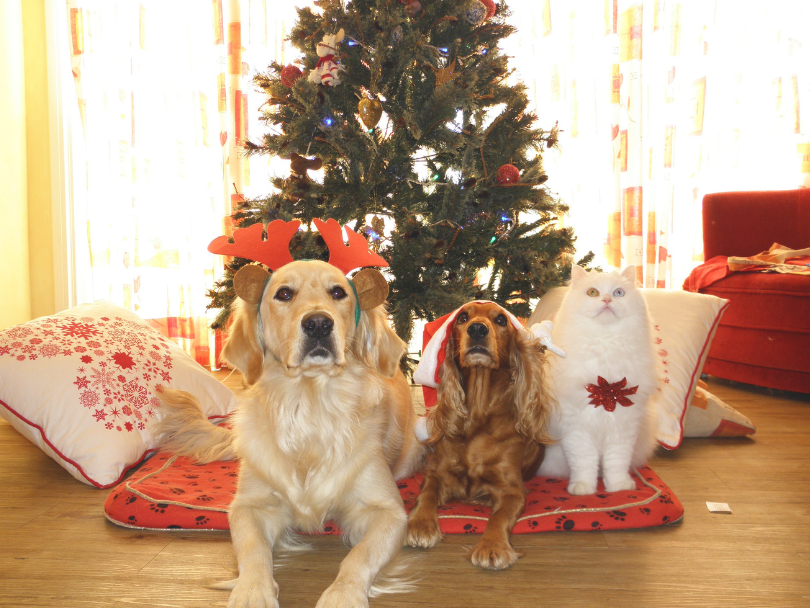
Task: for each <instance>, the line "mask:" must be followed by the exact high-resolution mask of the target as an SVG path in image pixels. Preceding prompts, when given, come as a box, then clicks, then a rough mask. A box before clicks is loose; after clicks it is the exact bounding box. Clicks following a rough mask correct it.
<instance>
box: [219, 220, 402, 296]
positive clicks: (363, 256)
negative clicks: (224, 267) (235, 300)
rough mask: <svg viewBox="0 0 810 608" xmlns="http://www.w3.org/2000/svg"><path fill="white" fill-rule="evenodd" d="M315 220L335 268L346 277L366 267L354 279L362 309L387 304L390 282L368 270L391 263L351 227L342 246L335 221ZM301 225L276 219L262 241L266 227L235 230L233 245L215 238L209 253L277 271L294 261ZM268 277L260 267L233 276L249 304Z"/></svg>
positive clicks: (240, 270)
mask: <svg viewBox="0 0 810 608" xmlns="http://www.w3.org/2000/svg"><path fill="white" fill-rule="evenodd" d="M313 221H314V223H315V226H316V227H317V228H318V232H320V234H321V237H322V238H323V240H324V242H325V243H326V245H327V247H328V248H329V263H330V264H331V265H332V266H335V267H336V268H338V269H339V270H340V271H341V272H343V273H344V274H346V273H348V272H350V271H351V270H354V269H355V268H365V269H364V270H362V271H360V272H359V273H357V274H356V275H355V277H354V279H353V280H352V283H353V285H354V288H355V291H356V292H357V302H358V306H359V308H360V310H369V309H371V308H374V307H376V306H379V305H380V304H382V303H383V302H385V299H386V298H387V297H388V282H387V281H386V280H385V277H384V276H383V275H382V273H381V272H380V271H379V270H375V269H373V268H368V267H369V266H388V262H386V261H385V260H384V259H383V258H382V257H380V256H379V255H377V254H376V253H374V252H372V251H369V249H368V243H367V242H366V239H365V238H363V237H362V236H361V235H359V234H357V233H356V232H354V231H353V230H352V229H351V228H349V227H348V226H346V227H345V230H346V235H347V236H348V239H349V243H348V246H346V245H344V243H343V235H342V233H341V229H340V224H338V223H337V221H336V220H334V219H330V220H327V221H326V222H323V221H321V220H319V219H316V220H313ZM300 225H301V222H299V221H298V220H293V221H291V222H285V221H284V220H274V221H272V222H270V223H269V224H267V239H266V240H262V233H263V232H264V226H263V225H262V224H253V225H252V226H249V227H248V228H240V229H238V230H235V231H234V233H233V240H234V242H233V243H229V242H228V237H227V236H220V237H217V238H215V239H214V240H213V241H211V244H210V245H208V251H210V252H211V253H217V254H219V255H231V256H238V257H241V258H245V259H248V260H253V261H255V262H260V263H262V264H264V265H265V266H267V267H268V268H270V270H272V271H275V270H278V269H279V268H281V267H282V266H284V265H285V264H289V263H290V262H292V261H293V258H292V255H290V249H289V247H290V241H291V240H292V237H293V236H294V235H295V233H296V231H297V230H298V227H299V226H300ZM269 276H270V275H269V273H268V272H267V271H266V270H264V269H263V268H261V267H260V266H255V265H249V266H243V267H242V268H240V269H239V271H238V272H237V273H236V274H235V275H234V278H233V287H234V291H236V295H237V296H239V297H240V298H242V299H243V300H245V301H246V302H250V303H252V304H258V303H259V301H261V297H262V293H263V291H264V286H265V284H266V282H267V278H268V277H269Z"/></svg>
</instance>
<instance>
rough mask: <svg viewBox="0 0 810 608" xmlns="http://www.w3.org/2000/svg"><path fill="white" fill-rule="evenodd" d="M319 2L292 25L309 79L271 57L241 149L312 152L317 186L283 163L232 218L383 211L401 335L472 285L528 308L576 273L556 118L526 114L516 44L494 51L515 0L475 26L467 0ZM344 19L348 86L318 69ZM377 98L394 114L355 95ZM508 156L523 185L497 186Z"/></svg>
mask: <svg viewBox="0 0 810 608" xmlns="http://www.w3.org/2000/svg"><path fill="white" fill-rule="evenodd" d="M316 6H317V8H316V9H315V10H313V9H311V8H309V7H307V8H301V9H298V10H297V14H298V19H297V21H296V23H295V25H294V27H293V28H292V31H291V33H290V40H291V42H292V44H293V45H294V46H295V47H296V48H297V49H298V50H299V51H300V52H301V54H302V56H301V59H300V61H298V64H299V65H300V66H302V68H303V70H304V77H303V78H299V79H298V80H297V81H296V82H295V83H294V84H293V86H292V87H287V86H285V85H284V84H283V83H282V82H281V72H282V70H283V69H284V66H282V65H280V64H278V63H272V64H271V65H270V66H268V69H267V71H266V72H263V73H262V74H259V75H257V76H256V78H255V79H254V83H255V85H256V87H257V88H258V89H259V90H260V91H261V92H262V94H264V95H265V96H266V99H267V102H266V103H265V104H264V105H263V106H262V108H261V110H260V111H261V119H262V121H263V123H264V124H265V125H266V127H267V129H266V132H265V134H264V136H263V137H262V138H261V140H260V141H257V142H248V143H246V144H245V147H244V150H245V153H246V154H247V155H254V154H267V155H275V156H280V157H282V158H289V157H290V154H291V153H293V152H296V153H298V154H300V155H305V156H309V157H314V156H317V157H318V158H320V159H321V160H322V161H323V180H322V183H318V182H313V183H312V184H311V185H310V186H309V188H308V189H307V190H306V191H301V190H300V189H297V187H296V185H295V183H294V181H292V180H290V179H288V178H287V177H288V176H279V177H276V178H273V179H272V180H271V183H272V185H273V186H275V188H276V189H277V190H278V192H274V193H272V194H270V195H268V196H267V197H264V198H259V199H253V200H248V201H244V202H243V203H242V204H241V205H240V207H239V208H238V209H237V211H236V213H234V215H233V220H234V223H235V224H236V225H239V226H240V227H246V226H249V225H251V224H254V223H257V222H261V223H264V224H267V223H268V222H270V221H272V220H274V219H279V218H280V219H284V220H290V219H293V218H296V219H299V220H301V221H302V223H303V224H304V225H309V224H310V222H311V221H312V219H313V218H316V217H320V218H322V219H328V218H335V219H336V220H338V221H339V222H341V223H344V224H345V223H350V222H352V223H353V225H354V227H355V229H356V230H358V231H359V230H361V229H363V228H364V227H365V226H367V224H369V223H370V222H371V220H370V219H367V216H374V215H376V216H377V217H387V218H389V220H391V221H393V225H394V231H393V233H392V234H390V235H386V236H385V238H384V239H382V240H380V241H378V242H377V243H376V245H375V247H377V246H379V251H380V254H381V255H382V256H383V257H384V258H385V259H386V260H387V261H388V263H389V264H390V266H389V268H388V269H387V271H386V272H387V274H388V276H389V278H390V296H389V302H390V306H389V308H390V310H391V314H392V319H393V323H394V327H395V329H396V331H397V333H398V334H399V335H400V336H401V337H402V338H403V339H405V340H406V341H408V340H409V339H410V337H411V334H412V331H413V322H414V320H415V319H417V318H420V319H426V320H433V319H435V318H437V317H439V316H441V315H443V314H445V313H446V312H449V311H450V310H452V309H454V308H457V307H458V306H460V305H461V304H463V303H464V302H466V301H468V300H470V299H473V298H478V299H492V300H495V301H498V302H499V303H501V304H503V305H505V306H506V308H507V309H509V310H510V311H512V312H514V313H515V314H518V315H521V316H528V314H529V313H530V312H531V311H530V307H531V298H533V297H534V298H536V297H537V296H538V295H542V294H543V293H545V291H547V290H548V289H550V288H552V287H555V286H557V285H559V284H560V283H562V282H563V281H565V280H567V279H568V276H569V272H570V264H571V262H572V253H573V250H574V249H573V243H574V236H573V233H572V231H571V230H570V229H568V228H565V229H558V228H556V224H555V222H556V219H557V218H558V217H561V216H562V215H564V214H565V213H566V212H567V210H568V209H567V207H566V206H565V204H564V203H562V202H561V201H559V200H558V199H556V198H555V197H554V196H552V194H551V193H550V192H549V191H548V190H547V189H546V188H545V187H544V186H543V183H544V182H545V180H546V179H547V178H548V176H547V175H546V173H545V172H544V171H543V164H542V154H543V151H544V150H545V149H547V147H548V146H550V145H554V143H556V136H557V135H556V133H557V132H556V126H555V127H554V128H552V129H545V130H544V129H543V128H542V127H543V124H544V123H552V122H555V121H556V117H543V116H541V117H540V118H539V119H538V117H537V116H536V115H535V114H534V113H533V112H531V111H529V100H528V97H527V95H526V87H525V86H524V85H523V84H520V83H518V84H511V83H510V76H511V75H512V69H511V68H510V66H509V60H508V57H506V56H504V55H503V54H502V53H501V52H500V50H499V48H498V45H499V42H500V41H501V40H502V39H503V38H505V37H506V36H508V35H510V34H511V33H513V32H514V28H513V27H512V26H511V25H509V24H507V23H506V22H505V18H506V16H507V15H508V8H507V7H506V4H505V3H504V2H501V3H500V4H499V6H498V12H497V13H496V15H495V16H494V17H493V18H492V19H490V20H488V21H485V22H482V23H477V24H473V23H470V21H468V19H467V17H468V14H467V11H468V9H469V7H470V6H471V3H470V2H459V1H458V0H424V1H423V2H422V10H421V12H420V13H418V14H417V15H415V16H414V17H413V18H410V17H408V16H406V14H405V12H404V8H405V5H404V4H401V3H399V2H397V1H395V0H352V1H343V2H341V1H339V0H318V2H316ZM340 28H343V30H344V32H345V38H344V42H343V45H342V46H341V48H340V51H339V60H340V64H341V65H342V66H343V70H342V71H341V73H340V80H341V84H339V85H337V86H334V87H326V86H322V85H317V84H313V83H312V82H309V81H308V79H307V78H306V76H307V74H308V73H309V70H311V69H312V68H314V67H315V65H316V63H317V61H318V56H317V53H316V48H315V47H316V44H317V42H318V41H320V39H321V38H322V37H323V36H324V35H327V34H334V33H335V32H336V31H337V30H338V29H340ZM451 66H452V67H453V70H454V71H453V74H452V77H449V76H450V74H449V73H448V72H447V71H446V70H448V68H449V67H451ZM443 71H444V72H443ZM368 96H370V97H372V98H373V99H377V100H379V101H380V103H381V104H382V107H383V110H384V112H385V115H386V116H387V121H386V120H385V119H384V120H383V121H382V122H381V123H380V124H378V125H376V126H373V127H367V126H366V125H364V124H363V123H362V122H361V120H360V119H359V117H358V116H357V114H358V105H357V104H358V100H359V99H361V98H362V97H368ZM505 164H512V165H514V166H515V167H517V168H518V170H519V171H520V182H519V183H518V184H500V183H498V181H497V171H498V168H499V167H500V166H502V165H505ZM377 222H379V220H377ZM290 249H291V252H292V254H293V257H294V258H303V257H308V258H319V259H325V257H326V255H327V252H326V249H325V247H324V245H323V242H322V240H321V239H319V237H318V236H316V235H312V234H310V233H306V234H303V235H302V236H301V237H299V238H297V239H295V240H294V241H293V243H292V244H291V246H290ZM590 258H592V255H591V256H590V257H589V256H586V257H585V258H583V260H584V261H583V260H580V263H584V264H589V263H590ZM244 263H247V261H246V260H239V259H235V260H233V261H232V262H231V263H230V264H228V266H227V267H226V271H225V276H224V277H223V279H222V280H221V281H220V282H219V283H217V285H216V286H215V288H214V289H212V290H211V291H210V292H209V297H210V298H211V303H210V306H211V307H212V308H218V309H221V312H220V314H219V315H218V316H217V320H216V322H215V326H223V325H224V324H225V323H226V322H227V317H228V313H229V306H230V303H231V302H232V300H233V298H234V295H233V285H232V279H233V273H234V272H235V271H236V270H238V268H239V267H240V266H241V265H243V264H244ZM488 267H489V268H490V269H491V278H490V280H489V281H488V282H487V283H485V284H483V285H481V284H479V279H478V273H479V271H480V270H481V269H484V268H488Z"/></svg>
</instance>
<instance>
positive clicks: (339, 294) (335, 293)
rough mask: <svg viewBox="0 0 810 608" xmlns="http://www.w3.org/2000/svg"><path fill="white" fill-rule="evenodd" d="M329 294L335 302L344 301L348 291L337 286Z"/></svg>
mask: <svg viewBox="0 0 810 608" xmlns="http://www.w3.org/2000/svg"><path fill="white" fill-rule="evenodd" d="M329 293H330V295H331V296H332V297H333V298H334V299H335V300H342V299H343V298H345V297H346V291H345V290H344V289H343V288H342V287H341V286H340V285H335V286H334V287H333V288H332V290H331V291H330V292H329Z"/></svg>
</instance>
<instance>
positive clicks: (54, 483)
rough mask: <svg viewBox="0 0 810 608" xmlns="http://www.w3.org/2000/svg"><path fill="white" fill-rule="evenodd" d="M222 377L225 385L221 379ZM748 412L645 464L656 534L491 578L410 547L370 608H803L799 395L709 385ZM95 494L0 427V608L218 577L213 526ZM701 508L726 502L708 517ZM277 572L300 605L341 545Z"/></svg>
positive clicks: (178, 597)
mask: <svg viewBox="0 0 810 608" xmlns="http://www.w3.org/2000/svg"><path fill="white" fill-rule="evenodd" d="M233 380H234V379H233V378H232V379H230V381H229V382H233ZM708 384H709V389H710V391H712V392H713V393H714V394H716V395H717V396H718V397H720V398H722V399H724V400H725V401H726V402H727V403H729V404H730V405H732V406H734V407H735V408H737V409H738V410H739V411H741V412H742V413H744V414H745V415H747V416H748V417H750V418H751V420H752V421H753V422H754V423H755V424H756V425H757V427H758V431H757V434H756V435H755V436H754V438H751V439H687V440H685V441H684V443H683V446H682V447H681V448H680V449H679V450H677V451H674V452H665V453H661V454H660V455H658V456H657V457H656V458H655V459H654V461H653V462H652V463H651V465H652V467H653V468H654V469H655V471H656V472H657V473H658V474H659V476H660V477H661V478H662V479H663V480H664V481H665V482H666V483H667V484H668V485H669V486H670V487H671V488H672V489H673V491H674V492H675V494H676V496H678V498H679V499H680V500H681V502H682V503H683V505H684V508H685V510H686V513H685V516H684V519H683V521H682V522H681V523H679V524H676V525H673V526H670V527H667V528H649V529H644V530H636V531H619V532H616V531H613V532H611V531H608V532H554V533H545V534H529V535H520V536H515V537H513V541H514V545H515V546H516V547H517V548H518V549H519V550H521V551H523V552H524V553H525V557H523V559H521V560H520V561H519V562H518V563H517V564H516V565H515V566H514V567H512V568H511V569H509V570H507V571H504V572H484V571H481V570H478V569H476V568H474V567H473V566H471V565H470V563H469V562H467V561H466V560H465V559H464V555H465V547H467V546H468V545H469V544H470V543H472V542H473V541H474V540H475V538H477V537H469V536H448V537H446V538H445V540H444V541H443V542H442V543H441V544H440V545H439V546H438V547H436V548H434V549H431V550H428V551H418V550H415V549H405V550H404V551H405V553H406V554H408V555H416V556H417V560H416V563H415V564H414V566H413V567H412V571H413V572H414V574H415V575H416V576H417V577H418V579H419V582H418V587H417V590H416V591H415V592H413V593H409V594H402V595H393V596H383V597H380V598H377V599H372V600H371V606H372V608H383V607H394V606H397V607H404V606H431V607H436V606H440V607H449V608H457V607H464V608H466V607H472V606H493V607H496V608H506V607H522V606H526V607H532V608H534V607H537V606H540V607H544V606H561V607H566V606H589V607H593V606H628V607H629V606H633V607H637V606H638V607H646V606H651V607H652V606H656V607H660V606H680V607H687V606H695V607H701V608H707V607H714V606H718V607H719V606H722V607H729V608H733V607H742V606H775V607H777V606H778V607H792V606H810V517H809V516H810V396H809V395H785V394H773V393H771V392H770V391H767V390H763V389H756V388H753V387H746V386H743V385H733V384H730V383H727V382H725V381H722V380H716V379H713V378H710V379H709V380H708ZM106 496H107V492H106V491H103V490H96V489H94V488H91V487H89V486H86V485H84V484H81V483H79V482H77V481H75V480H74V479H73V478H72V477H70V476H69V475H68V474H67V473H66V472H64V471H63V470H62V469H61V468H60V467H59V466H57V465H56V464H55V463H54V462H52V461H51V460H50V459H49V458H48V457H46V456H45V455H44V454H42V453H41V452H40V451H39V450H38V449H37V448H35V447H34V446H33V445H32V444H30V443H28V442H27V441H26V440H25V439H23V438H22V437H21V436H20V435H18V434H17V433H16V432H15V431H14V430H13V429H12V428H11V427H10V426H9V425H8V424H6V423H5V422H2V421H0V606H60V607H66V608H74V607H75V608H85V607H90V606H115V607H118V608H124V607H131V606H150V607H158V606H159V607H168V606H178V607H180V606H185V607H192V606H193V607H202V606H205V607H209V606H225V605H226V604H227V595H228V594H227V592H223V591H214V590H210V589H207V588H206V587H205V585H206V584H209V583H211V582H215V581H220V580H226V579H229V578H233V577H234V575H235V568H236V562H235V560H234V557H233V554H232V552H231V547H230V540H229V536H228V534H227V533H219V532H216V533H211V532H207V533H206V532H198V533H191V532H180V533H158V532H154V533H153V532H142V531H137V530H129V529H125V528H120V527H117V526H115V525H113V524H111V523H109V522H108V521H107V520H106V519H105V518H104V514H103V508H102V505H103V503H104V500H105V498H106ZM706 501H715V502H727V503H729V505H730V506H731V508H732V510H733V514H732V515H713V514H711V513H710V512H709V511H708V510H707V508H706ZM312 545H313V548H312V550H311V551H309V552H306V553H304V554H297V555H294V556H292V557H290V558H288V559H287V560H286V564H285V565H283V566H282V567H280V568H278V569H277V571H276V579H277V581H278V583H279V585H280V586H281V593H280V598H279V599H280V602H281V606H282V607H299V606H301V607H303V606H314V605H315V603H316V602H317V599H318V597H319V595H320V593H321V592H322V591H323V589H325V588H326V586H327V585H328V584H329V582H330V581H331V580H332V578H333V577H334V576H335V574H336V572H337V568H338V564H339V563H340V560H341V559H342V558H343V557H344V556H345V554H346V552H347V548H346V547H345V546H344V545H343V543H342V542H341V540H340V539H338V538H336V537H321V538H315V539H314V540H313V541H312Z"/></svg>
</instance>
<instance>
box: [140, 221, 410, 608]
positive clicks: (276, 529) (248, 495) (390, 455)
mask: <svg viewBox="0 0 810 608" xmlns="http://www.w3.org/2000/svg"><path fill="white" fill-rule="evenodd" d="M269 228H270V227H269V226H268V232H269ZM258 233H259V234H260V231H258ZM235 236H236V235H235ZM268 240H270V238H269V236H268ZM339 246H340V247H342V246H343V244H342V242H341V243H340V244H339ZM246 268H248V269H253V270H248V271H245V272H246V273H247V274H246V277H240V274H241V273H242V272H243V271H241V270H240V273H238V274H237V276H236V277H235V279H234V286H235V289H236V291H237V294H239V296H240V298H241V300H240V301H239V304H238V308H237V311H236V318H235V321H234V324H233V326H232V328H231V332H230V337H229V339H228V342H227V344H226V346H225V348H224V351H223V358H224V359H225V360H226V361H227V362H229V363H230V364H232V365H233V366H234V367H236V368H237V369H239V370H240V371H242V372H243V374H244V376H245V378H246V380H247V381H248V382H249V383H250V384H251V386H250V387H249V389H248V390H247V392H246V394H245V395H244V397H242V398H241V400H240V405H239V408H238V410H237V412H236V413H235V414H234V416H233V430H232V431H229V430H226V429H221V428H218V427H214V426H213V425H211V424H210V423H209V422H208V421H207V420H205V418H204V416H203V415H202V412H201V410H200V409H199V406H198V404H197V403H196V400H195V399H194V398H193V397H192V396H190V395H189V394H188V393H183V392H181V391H174V390H168V389H164V390H163V392H162V396H161V399H162V401H163V402H164V405H165V408H162V409H165V410H166V413H165V415H164V417H163V418H162V420H161V422H160V423H159V424H158V426H157V428H156V429H155V432H156V433H158V434H161V435H162V437H163V445H164V446H165V447H167V448H168V449H171V450H174V451H176V452H178V453H182V454H190V455H192V456H195V457H196V458H198V459H200V460H203V461H208V460H213V459H217V458H223V457H225V458H227V457H230V456H236V457H238V458H240V459H241V468H240V473H239V481H238V486H237V490H236V495H235V497H234V500H233V503H232V504H231V506H230V510H229V514H228V519H229V523H230V529H231V537H232V541H233V547H234V552H235V554H236V559H237V562H238V565H239V577H238V579H236V580H235V581H231V582H230V583H226V584H225V585H229V586H227V587H223V588H232V589H233V590H232V592H231V596H230V600H229V602H228V606H229V607H230V608H241V607H247V606H250V607H276V606H278V600H277V596H278V585H277V584H276V583H275V581H274V579H273V550H274V548H276V547H277V546H279V545H281V546H283V545H284V543H285V539H288V537H289V535H290V533H291V532H292V531H302V532H318V531H320V530H322V529H323V526H324V522H325V521H327V520H334V521H335V522H336V523H337V524H338V525H339V526H340V528H341V529H342V530H343V533H344V535H345V536H346V537H347V539H348V540H349V542H350V543H351V545H353V548H352V549H351V551H350V552H349V553H348V555H347V556H346V558H345V559H344V560H343V562H342V563H341V566H340V571H339V573H338V576H337V578H336V579H335V581H334V582H333V583H332V584H331V585H330V586H329V587H328V588H327V589H326V590H325V591H324V593H323V595H322V596H321V598H320V601H319V602H318V604H317V605H318V607H319V608H326V607H334V608H345V607H347V606H367V605H368V596H369V593H370V592H371V591H372V585H373V583H374V581H375V578H376V577H377V574H378V573H379V572H380V570H381V569H382V568H383V567H385V566H386V564H388V563H389V562H390V560H391V559H392V558H393V557H394V556H395V554H396V553H397V552H398V551H399V549H400V548H401V547H402V546H403V544H404V539H405V534H406V520H407V516H406V513H405V509H404V506H403V502H402V499H401V497H400V493H399V490H398V489H397V485H396V483H395V479H398V478H401V477H405V476H407V475H409V474H411V473H412V472H413V471H414V469H415V468H416V467H417V466H419V464H420V463H421V460H422V453H423V448H422V446H421V445H420V444H419V443H418V441H417V440H416V438H415V436H414V433H413V426H414V422H415V417H416V416H415V412H414V409H413V406H412V401H411V394H410V387H409V385H408V383H407V381H406V380H405V377H404V376H403V375H402V372H401V371H400V369H399V361H400V358H401V356H402V355H403V353H404V351H405V344H404V342H402V340H400V339H399V337H397V335H396V334H395V333H394V332H393V330H392V329H391V327H390V326H389V323H388V319H387V314H386V311H385V307H384V305H383V302H384V300H385V295H383V296H382V300H380V298H379V294H377V295H376V296H372V297H371V301H369V298H368V297H366V296H365V295H364V293H363V292H360V293H359V295H358V291H360V290H358V289H357V286H356V285H353V284H351V283H350V281H349V279H347V277H346V276H345V274H344V272H343V271H342V270H339V269H338V268H336V267H335V266H333V265H331V264H327V263H325V262H321V261H297V262H290V263H286V264H285V265H282V266H281V267H280V268H279V269H277V270H276V271H275V272H274V273H273V274H272V275H271V276H270V278H269V279H268V278H267V273H266V272H264V271H263V270H261V269H260V268H259V267H258V266H252V265H251V266H247V267H246ZM363 272H366V271H363ZM373 272H377V271H373ZM378 274H379V273H378ZM380 278H382V275H380ZM383 281H384V280H383ZM372 291H374V290H372ZM385 294H386V295H387V286H386V291H385Z"/></svg>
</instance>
